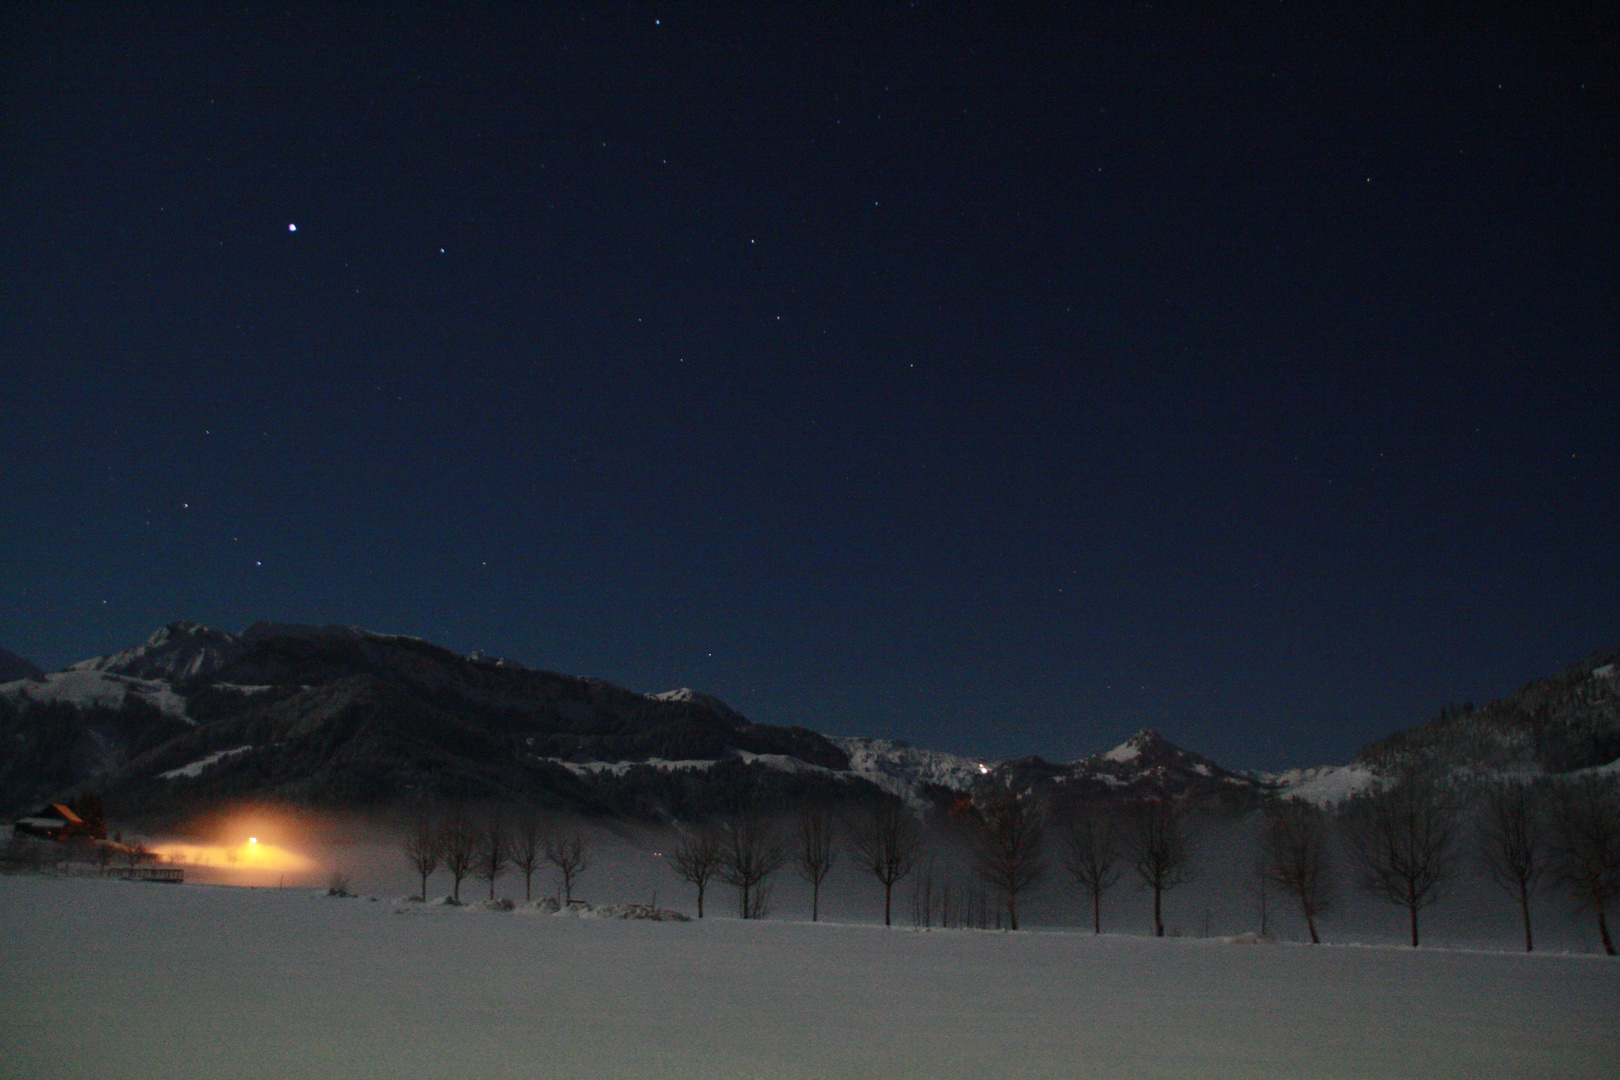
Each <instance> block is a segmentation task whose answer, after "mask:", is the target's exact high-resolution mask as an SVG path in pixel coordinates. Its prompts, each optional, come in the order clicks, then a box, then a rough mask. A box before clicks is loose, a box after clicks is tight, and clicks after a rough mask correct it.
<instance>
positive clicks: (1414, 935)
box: [1406, 904, 1418, 949]
mask: <svg viewBox="0 0 1620 1080" xmlns="http://www.w3.org/2000/svg"><path fill="white" fill-rule="evenodd" d="M1406 910H1407V912H1408V913H1409V914H1410V915H1411V916H1412V948H1414V949H1415V948H1417V943H1418V929H1417V913H1418V909H1417V905H1416V904H1409V905H1407V908H1406Z"/></svg>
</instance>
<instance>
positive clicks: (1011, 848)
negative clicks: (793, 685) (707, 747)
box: [670, 791, 1195, 935]
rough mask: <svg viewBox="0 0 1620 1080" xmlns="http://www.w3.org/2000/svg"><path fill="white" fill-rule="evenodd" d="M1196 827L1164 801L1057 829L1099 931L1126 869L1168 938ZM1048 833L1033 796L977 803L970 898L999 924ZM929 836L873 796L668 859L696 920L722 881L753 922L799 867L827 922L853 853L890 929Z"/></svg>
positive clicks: (682, 848)
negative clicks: (1169, 895) (899, 894)
mask: <svg viewBox="0 0 1620 1080" xmlns="http://www.w3.org/2000/svg"><path fill="white" fill-rule="evenodd" d="M1188 821H1189V819H1188V816H1187V812H1186V810H1185V808H1183V807H1181V806H1180V805H1179V804H1175V803H1169V802H1164V803H1152V804H1144V805H1143V806H1141V807H1139V808H1138V810H1137V812H1135V813H1134V814H1132V815H1130V816H1129V817H1128V818H1126V819H1124V820H1123V821H1122V820H1120V819H1119V818H1118V817H1117V815H1113V814H1105V813H1104V812H1103V811H1102V810H1101V809H1100V808H1097V807H1091V806H1082V807H1079V808H1078V809H1077V810H1076V812H1075V813H1074V814H1072V815H1069V816H1067V817H1064V818H1063V819H1062V820H1061V821H1060V822H1059V827H1058V833H1059V839H1060V841H1061V843H1062V845H1063V848H1064V852H1065V858H1064V861H1063V865H1064V867H1065V869H1067V870H1068V871H1069V872H1070V873H1071V874H1072V875H1073V876H1074V878H1075V880H1076V882H1077V883H1079V884H1080V886H1081V887H1082V889H1083V891H1085V893H1086V895H1087V896H1089V897H1090V899H1091V902H1092V914H1093V926H1094V929H1097V930H1099V931H1100V929H1101V916H1100V908H1101V901H1102V895H1103V893H1105V892H1106V891H1107V890H1108V889H1109V888H1110V887H1112V886H1113V884H1114V883H1115V882H1116V881H1117V880H1118V878H1119V876H1120V872H1121V869H1122V867H1123V866H1125V865H1128V866H1130V867H1132V868H1134V869H1135V870H1136V872H1137V874H1138V875H1139V877H1140V878H1141V880H1142V881H1143V883H1144V884H1145V885H1146V886H1148V887H1149V888H1151V889H1152V890H1153V893H1154V927H1155V932H1156V933H1159V934H1161V935H1162V934H1163V933H1164V920H1163V914H1162V901H1163V895H1164V893H1165V892H1167V891H1168V890H1170V889H1172V888H1174V887H1175V886H1176V885H1178V884H1180V883H1182V882H1183V881H1185V880H1187V871H1188V863H1189V860H1190V857H1191V855H1192V852H1193V849H1194V847H1195V842H1194V834H1193V832H1192V830H1191V829H1190V828H1189V825H1188ZM1048 829H1049V824H1048V814H1047V810H1046V807H1045V806H1044V804H1043V803H1042V802H1041V801H1040V800H1038V799H1036V798H1034V797H1033V796H1031V795H1028V794H1026V795H1024V796H1022V797H1020V796H1017V795H1014V794H1013V793H1011V792H1008V791H1001V792H998V793H996V794H995V795H993V796H991V797H989V798H985V799H982V800H981V801H980V802H979V804H978V805H976V806H975V807H974V808H973V811H972V814H971V816H970V820H969V822H968V824H967V829H966V839H967V842H968V850H969V853H970V857H971V865H972V870H973V873H974V876H975V878H976V879H977V881H978V883H979V885H980V886H982V887H983V890H984V892H983V893H982V894H980V893H978V892H972V891H970V892H967V893H962V894H961V896H962V897H978V896H980V895H983V896H988V897H993V904H994V907H993V915H992V916H991V917H993V919H994V921H995V924H996V925H998V926H999V925H1003V919H1005V925H1006V926H1008V927H1009V928H1010V929H1014V930H1016V929H1017V928H1018V912H1019V901H1020V898H1021V897H1022V896H1023V895H1024V894H1025V893H1026V892H1028V890H1030V889H1031V888H1033V887H1034V886H1035V885H1037V884H1038V883H1039V882H1040V881H1041V880H1042V879H1043V878H1044V876H1045V874H1046V871H1047V861H1046V854H1045V843H1046V836H1047V832H1048ZM925 841H926V834H925V831H924V829H923V826H922V822H921V820H920V819H919V817H918V816H917V814H916V813H915V812H913V811H912V810H911V809H910V808H909V807H907V806H906V805H905V804H904V803H902V802H901V801H900V800H899V799H893V798H890V799H881V800H874V801H872V802H870V803H868V804H866V805H865V806H864V807H863V808H862V809H860V810H859V811H857V812H855V813H853V814H850V815H847V816H842V817H841V816H838V815H835V814H834V813H833V811H832V810H831V809H830V808H829V807H827V806H826V805H825V804H813V805H809V806H807V807H805V808H804V809H803V810H801V811H800V813H799V814H798V815H797V817H796V818H794V819H793V820H792V821H791V822H790V823H789V824H788V825H786V826H780V825H778V824H777V823H775V822H772V821H771V820H769V819H767V818H766V817H764V816H763V815H761V814H759V813H758V812H755V811H752V810H745V811H743V812H741V813H738V814H734V815H730V816H726V817H722V818H718V819H713V820H709V821H704V822H701V823H699V824H698V825H696V826H695V827H693V828H692V829H690V830H689V831H688V832H687V833H686V834H685V835H684V836H683V837H682V838H681V840H680V841H679V842H678V843H677V844H676V846H675V849H674V851H673V852H672V854H671V857H670V864H671V866H672V867H673V868H674V870H675V872H676V874H677V875H679V876H680V877H681V878H682V879H684V880H685V881H687V882H689V883H691V884H692V885H693V886H694V887H695V888H696V889H697V908H698V917H699V918H702V917H703V913H704V907H705V900H706V898H707V894H708V889H709V886H710V884H711V883H712V882H715V881H719V882H722V883H724V884H727V885H730V886H732V887H733V888H735V889H736V890H737V897H738V912H739V914H740V915H741V916H742V917H743V918H745V919H746V918H758V917H759V916H760V915H761V914H763V913H764V911H765V908H766V904H767V899H768V896H769V887H770V878H771V876H772V875H773V874H775V873H776V872H777V871H778V870H780V869H781V868H782V867H783V866H786V865H789V864H790V863H791V865H792V866H793V867H794V869H795V870H796V872H797V873H798V875H799V876H800V877H801V878H803V879H804V880H805V882H807V883H808V884H809V886H810V890H811V892H810V896H811V901H810V903H811V916H810V917H811V919H812V921H814V920H817V919H819V918H820V917H821V888H822V885H823V883H824V882H825V881H826V879H827V877H828V875H829V874H830V873H831V871H832V869H833V867H834V866H835V865H837V864H838V861H839V859H840V858H847V859H848V861H849V862H850V864H851V865H853V866H854V867H855V868H857V869H858V870H860V871H861V872H863V873H865V874H870V875H871V876H872V878H873V879H874V880H875V881H876V882H877V884H878V885H879V886H880V887H881V888H882V890H883V923H884V925H885V926H889V925H892V924H893V922H894V899H895V889H896V887H897V886H899V885H900V883H901V882H903V881H905V880H906V879H907V878H908V877H910V876H911V875H912V873H913V872H914V871H915V870H916V869H917V867H918V865H919V862H920V860H921V859H922V858H923V856H924V853H925V851H926V842H925ZM932 880H933V879H932V874H931V873H930V875H929V882H930V888H929V889H928V896H927V897H926V898H925V899H923V900H919V899H918V897H917V896H916V895H914V896H913V897H912V905H913V912H914V918H928V919H932V918H933V913H934V911H935V905H936V904H943V905H946V906H947V907H949V905H950V904H951V903H952V894H951V893H950V892H949V890H948V889H942V890H941V891H940V892H939V893H938V894H937V896H936V895H935V894H934V893H933V891H932V887H931V886H932ZM960 902H961V903H970V904H971V903H972V902H973V901H969V900H962V901H960ZM919 905H921V906H919ZM981 906H982V904H981ZM959 910H960V903H959ZM945 921H946V922H949V918H948V916H947V917H945Z"/></svg>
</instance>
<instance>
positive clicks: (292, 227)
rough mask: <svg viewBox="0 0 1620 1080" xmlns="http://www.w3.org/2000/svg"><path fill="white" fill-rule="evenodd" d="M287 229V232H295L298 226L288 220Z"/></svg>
mask: <svg viewBox="0 0 1620 1080" xmlns="http://www.w3.org/2000/svg"><path fill="white" fill-rule="evenodd" d="M287 231H288V232H297V231H298V226H296V225H294V224H293V223H292V222H290V221H289V222H288V223H287Z"/></svg>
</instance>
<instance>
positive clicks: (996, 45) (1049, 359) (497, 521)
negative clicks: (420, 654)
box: [0, 2, 1620, 768]
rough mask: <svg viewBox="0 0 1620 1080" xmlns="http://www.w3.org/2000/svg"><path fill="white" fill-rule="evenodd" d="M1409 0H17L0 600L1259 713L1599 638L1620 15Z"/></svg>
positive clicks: (1, 67)
mask: <svg viewBox="0 0 1620 1080" xmlns="http://www.w3.org/2000/svg"><path fill="white" fill-rule="evenodd" d="M1416 6H1417V5H1393V6H1391V5H1366V6H1359V7H1358V6H1341V7H1338V8H1336V9H1335V10H1334V13H1333V14H1331V15H1329V14H1324V12H1326V11H1327V10H1328V6H1327V5H1321V4H1316V5H1312V4H1304V5H1277V4H1255V5H1236V6H1234V7H1232V8H1231V11H1230V12H1229V13H1228V14H1225V15H1222V16H1220V17H1212V16H1208V15H1194V14H1188V12H1189V11H1195V10H1202V9H1196V8H1187V7H1181V8H1166V7H1161V6H1156V5H1146V6H1144V5H1128V4H1117V5H1114V4H1110V5H1098V6H1097V11H1100V12H1105V14H1090V13H1088V12H1089V11H1090V10H1091V9H1090V8H1088V7H1081V8H1080V9H1078V10H1077V9H1075V8H1074V7H1073V6H1065V7H1060V6H1059V5H1055V4H1054V5H1044V6H1036V5H1024V4H1016V3H998V4H985V5H964V4H952V3H932V2H918V3H885V2H870V3H851V4H849V5H846V6H843V7H832V6H825V5H822V6H818V5H814V4H799V5H792V6H791V7H787V6H782V5H767V4H752V3H749V4H736V5H723V4H702V5H694V4H677V3H667V4H659V3H613V4H602V5H594V4H587V5H580V4H553V5H545V6H543V7H540V8H536V9H522V8H518V7H517V6H516V5H498V6H492V7H490V8H479V7H469V6H467V5H450V4H444V5H434V4H421V5H413V6H398V5H390V6H383V5H342V6H341V7H313V6H308V5H298V4H294V5H290V6H289V5H284V4H276V5H246V6H243V5H230V6H229V13H222V12H223V11H224V9H226V7H227V5H223V4H206V5H199V6H197V7H194V8H192V7H187V6H185V5H181V4H154V5H113V4H94V5H75V4H68V3H50V4H32V5H10V8H11V10H10V13H9V14H8V15H6V16H4V17H3V18H4V19H5V20H6V21H5V22H4V24H3V25H0V41H3V45H0V50H3V51H0V140H3V141H0V151H3V155H4V157H3V160H0V221H3V222H4V228H3V229H0V395H3V396H0V401H3V402H4V423H3V425H0V469H3V475H4V478H5V482H6V488H7V495H8V500H7V512H6V514H5V518H6V521H5V525H4V532H3V535H4V537H5V539H4V541H3V542H0V645H3V646H5V647H6V648H9V649H11V650H12V651H14V652H17V653H20V654H22V655H24V656H27V657H29V658H31V659H33V660H35V661H36V662H38V663H40V664H41V665H43V666H46V667H47V668H51V667H58V666H61V665H64V664H67V663H69V662H72V661H75V660H78V659H82V658H84V657H87V656H92V655H95V654H98V653H102V652H107V651H112V650H116V649H120V648H125V647H128V646H130V645H132V644H135V643H137V642H139V641H141V640H143V639H144V638H145V637H146V636H147V635H148V634H149V633H150V632H151V631H152V630H153V629H154V628H156V627H157V626H159V625H161V624H163V623H165V622H167V621H170V620H174V619H191V620H196V621H200V622H203V623H207V624H208V625H211V626H217V627H219V628H221V629H225V630H231V631H239V630H241V629H243V628H244V627H246V626H247V625H248V624H250V623H253V622H255V621H258V620H261V619H268V620H278V621H291V622H309V623H328V622H332V623H342V624H352V625H359V626H364V627H366V628H369V629H373V630H378V631H384V632H391V633H402V634H410V635H416V636H420V637H423V638H427V639H429V640H431V641H434V642H438V643H440V644H443V645H446V646H449V647H451V648H454V649H456V650H458V651H472V650H475V649H480V650H484V651H486V652H489V653H492V654H495V655H499V656H505V657H509V658H511V659H513V660H517V661H520V662H522V663H525V664H528V665H531V666H535V667H542V668H547V669H551V670H556V671H563V672H568V673H571V674H582V675H598V676H602V677H604V678H607V679H609V680H611V681H613V682H616V683H619V684H621V685H625V686H628V687H630V688H632V689H636V690H643V691H656V690H663V689H668V688H671V687H676V686H692V687H695V688H698V689H702V690H705V691H708V692H711V693H714V694H716V695H718V696H720V697H721V698H723V699H724V700H726V701H727V702H729V703H730V704H732V705H733V706H735V707H737V708H738V709H740V710H742V711H743V712H745V713H746V714H748V715H749V716H750V717H752V718H754V719H756V720H760V721H764V722H768V723H778V724H804V725H808V726H811V727H814V728H816V729H817V730H820V731H823V732H826V733H829V734H835V735H853V734H868V735H880V736H886V737H892V738H903V739H907V740H910V741H912V742H914V743H916V744H918V745H922V746H927V747H931V748H938V749H947V750H953V751H957V752H962V753H969V754H976V755H981V756H985V757H992V758H1005V757H1012V756H1017V755H1022V754H1027V753H1031V752H1035V753H1040V754H1042V755H1043V756H1046V757H1048V758H1052V759H1069V758H1074V757H1078V756H1081V755H1083V754H1086V753H1090V752H1092V751H1095V750H1099V749H1105V748H1107V747H1109V746H1112V745H1114V744H1115V743H1117V742H1119V741H1121V740H1122V739H1124V738H1125V737H1127V736H1128V735H1130V734H1131V733H1132V732H1133V731H1134V730H1136V729H1137V728H1139V727H1143V726H1150V727H1154V728H1156V729H1158V730H1159V731H1161V732H1162V733H1163V734H1164V735H1166V736H1167V737H1168V738H1170V739H1172V740H1173V741H1175V742H1178V743H1180V744H1182V745H1185V746H1188V747H1190V748H1192V749H1196V750H1199V751H1202V752H1204V753H1207V754H1210V755H1211V756H1213V757H1215V758H1216V759H1217V760H1220V761H1221V762H1222V763H1223V764H1227V765H1230V766H1233V767H1259V768H1271V767H1286V766H1291V765H1309V764H1320V763H1327V762H1342V761H1345V760H1348V759H1349V758H1350V757H1351V756H1352V755H1353V754H1354V753H1355V752H1356V750H1358V749H1359V748H1360V746H1361V745H1362V744H1364V743H1365V742H1366V741H1368V740H1369V739H1372V738H1375V737H1378V736H1380V735H1383V734H1386V733H1388V732H1389V731H1391V730H1393V729H1395V728H1399V727H1404V726H1408V725H1411V724H1414V723H1418V722H1421V721H1423V720H1425V719H1427V718H1428V717H1429V716H1431V715H1432V714H1433V713H1434V712H1435V711H1436V710H1437V708H1438V707H1439V706H1440V705H1441V704H1443V703H1446V702H1450V701H1459V702H1460V701H1462V700H1465V699H1472V700H1476V701H1484V700H1488V699H1490V698H1493V697H1499V696H1502V695H1504V694H1507V693H1511V692H1513V691H1515V690H1517V689H1518V688H1519V687H1520V686H1522V685H1523V684H1524V683H1525V682H1526V681H1528V680H1530V679H1532V678H1536V677H1540V676H1543V675H1547V674H1551V673H1552V672H1553V671H1555V670H1556V669H1558V668H1559V667H1560V666H1561V665H1563V664H1565V663H1568V662H1570V661H1573V660H1575V659H1578V658H1579V657H1580V656H1582V655H1583V654H1585V653H1587V652H1590V651H1591V650H1593V649H1596V648H1599V647H1603V646H1608V645H1613V644H1616V643H1617V642H1620V585H1617V581H1620V574H1617V569H1620V566H1617V558H1616V556H1617V553H1620V483H1617V479H1616V478H1617V476H1620V460H1617V458H1620V453H1617V446H1620V436H1617V431H1620V426H1617V421H1620V385H1617V371H1620V362H1617V357H1616V348H1615V342H1616V340H1617V337H1616V330H1617V327H1616V316H1617V312H1620V296H1617V289H1616V284H1617V273H1616V263H1617V257H1616V256H1617V251H1620V246H1617V228H1616V226H1617V218H1620V198H1617V187H1620V184H1617V176H1620V168H1617V162H1620V153H1617V143H1616V136H1615V130H1616V129H1615V126H1614V122H1613V116H1614V112H1613V110H1614V109H1615V108H1616V105H1617V95H1616V92H1615V91H1616V75H1615V65H1614V63H1613V58H1614V56H1616V55H1620V35H1617V33H1616V31H1615V25H1614V24H1613V23H1612V22H1607V23H1594V22H1592V21H1589V20H1587V19H1586V18H1585V17H1584V16H1578V15H1577V14H1576V13H1578V12H1582V11H1584V10H1585V7H1583V6H1571V7H1569V8H1567V9H1560V8H1559V7H1557V6H1556V5H1540V4H1536V5H1529V4H1527V5H1524V6H1522V7H1514V6H1507V5H1501V6H1498V7H1495V8H1491V7H1489V6H1487V7H1483V8H1481V7H1473V6H1470V7H1469V9H1468V10H1469V12H1470V14H1469V16H1468V19H1469V21H1459V17H1458V16H1456V15H1447V16H1445V19H1446V20H1447V21H1443V22H1439V21H1427V22H1426V21H1423V18H1424V17H1417V19H1416V21H1413V18H1412V17H1411V16H1410V15H1409V14H1408V13H1407V10H1406V9H1407V8H1408V7H1416ZM1591 6H1594V7H1595V6H1596V5H1591ZM1296 7H1297V8H1299V9H1302V10H1301V11H1297V12H1296V10H1295V9H1296ZM19 9H21V10H19ZM779 9H780V10H779ZM1303 9H1308V10H1303Z"/></svg>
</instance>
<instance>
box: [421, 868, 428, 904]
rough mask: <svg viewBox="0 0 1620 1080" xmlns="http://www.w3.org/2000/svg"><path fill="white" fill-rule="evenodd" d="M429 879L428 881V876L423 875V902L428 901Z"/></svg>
mask: <svg viewBox="0 0 1620 1080" xmlns="http://www.w3.org/2000/svg"><path fill="white" fill-rule="evenodd" d="M427 879H428V876H427V875H426V874H423V875H422V899H423V900H426V899H427Z"/></svg>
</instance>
